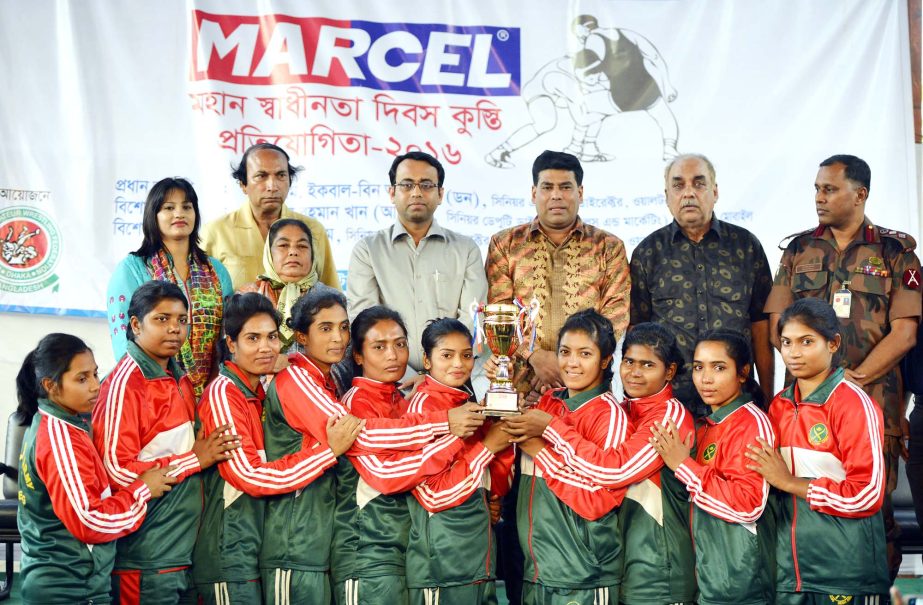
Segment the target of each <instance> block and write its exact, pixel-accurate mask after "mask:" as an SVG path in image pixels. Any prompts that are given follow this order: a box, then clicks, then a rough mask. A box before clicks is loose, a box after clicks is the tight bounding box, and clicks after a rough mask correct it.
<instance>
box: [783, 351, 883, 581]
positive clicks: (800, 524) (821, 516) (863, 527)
mask: <svg viewBox="0 0 923 605" xmlns="http://www.w3.org/2000/svg"><path fill="white" fill-rule="evenodd" d="M769 418H770V420H771V421H772V425H773V427H774V428H775V430H776V433H777V434H778V435H779V443H780V445H781V447H782V457H783V458H784V459H785V461H786V462H787V463H788V465H789V469H790V470H791V472H792V474H793V475H795V476H796V477H804V478H807V479H811V484H810V487H809V488H808V497H807V500H803V499H801V498H797V497H795V496H794V495H792V494H781V517H780V519H779V532H778V543H777V548H776V556H777V561H778V580H777V589H778V590H779V591H780V592H818V593H824V594H847V595H849V594H853V595H860V594H866V595H878V594H886V593H887V592H888V587H889V586H890V582H889V581H888V569H887V564H886V561H887V557H886V553H885V550H886V549H885V531H884V523H883V521H882V517H881V505H882V502H883V501H884V495H885V469H884V460H883V458H882V442H883V440H884V428H883V426H884V420H883V416H882V411H881V408H880V407H879V406H878V405H877V404H876V403H875V402H874V401H873V400H872V399H871V398H870V397H869V396H868V395H867V394H866V393H865V391H863V390H862V389H861V388H860V387H858V386H856V385H854V384H853V383H851V382H849V381H847V380H846V379H845V378H844V377H843V369H842V368H838V369H836V370H835V371H833V372H832V373H831V374H830V376H828V377H827V379H826V380H824V382H823V383H821V384H820V386H818V387H817V389H816V390H815V391H814V392H813V393H810V394H809V395H807V396H806V397H803V396H802V394H801V393H800V392H799V390H798V383H797V381H796V382H794V383H793V384H792V385H791V386H789V387H788V388H787V389H785V390H784V391H782V392H781V393H779V394H778V395H776V398H775V399H774V400H773V402H772V405H771V406H770V408H769Z"/></svg>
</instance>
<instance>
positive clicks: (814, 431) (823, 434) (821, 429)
mask: <svg viewBox="0 0 923 605" xmlns="http://www.w3.org/2000/svg"><path fill="white" fill-rule="evenodd" d="M828 437H830V433H828V432H827V427H826V426H825V425H824V424H823V423H821V422H818V423H817V424H815V425H814V426H812V427H811V428H810V429H809V430H808V441H810V442H811V444H812V445H821V444H822V443H824V442H825V441H827V438H828ZM850 598H851V597H850Z"/></svg>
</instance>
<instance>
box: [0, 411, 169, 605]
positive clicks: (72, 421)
mask: <svg viewBox="0 0 923 605" xmlns="http://www.w3.org/2000/svg"><path fill="white" fill-rule="evenodd" d="M89 432H90V427H89V425H88V424H87V423H86V421H85V420H84V419H83V418H82V417H80V416H76V415H74V414H71V413H69V412H66V411H65V410H63V409H62V408H60V407H58V406H57V405H55V404H54V403H52V402H51V401H49V400H47V399H41V400H39V404H38V413H36V414H35V416H34V417H33V418H32V424H31V426H30V427H29V428H28V429H27V430H26V434H25V436H24V437H23V448H22V453H21V454H20V456H19V459H20V465H19V514H18V516H17V521H18V525H19V533H20V535H21V536H22V561H21V574H22V591H21V594H22V598H23V599H24V600H25V601H26V602H30V603H62V604H68V605H69V604H70V603H77V602H87V601H90V600H94V599H98V600H100V601H101V602H102V601H106V602H108V599H109V596H110V595H109V591H110V587H111V578H110V574H111V573H112V566H113V563H114V561H115V540H116V539H117V538H121V537H122V536H125V535H127V534H129V533H131V532H133V531H135V530H136V529H137V528H138V527H139V526H140V525H141V522H142V521H143V520H144V515H145V513H146V512H147V502H148V500H150V498H151V492H150V490H148V488H147V486H146V485H145V484H144V483H143V482H142V481H141V480H140V479H137V478H136V479H135V480H134V481H132V482H131V483H130V484H129V485H128V486H127V487H126V488H125V489H123V490H120V491H118V492H116V493H115V494H112V493H111V490H110V488H109V478H108V477H107V476H106V471H105V469H104V468H103V463H102V461H101V460H100V459H99V454H98V453H97V452H96V448H95V447H93V442H92V440H91V439H90V435H89Z"/></svg>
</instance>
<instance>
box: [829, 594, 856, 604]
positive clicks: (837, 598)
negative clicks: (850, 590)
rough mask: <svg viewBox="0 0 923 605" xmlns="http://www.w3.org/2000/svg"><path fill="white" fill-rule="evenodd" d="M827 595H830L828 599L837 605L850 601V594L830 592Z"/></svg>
mask: <svg viewBox="0 0 923 605" xmlns="http://www.w3.org/2000/svg"><path fill="white" fill-rule="evenodd" d="M827 596H828V597H830V601H831V602H832V603H836V604H837V605H846V603H852V595H845V594H831V595H827Z"/></svg>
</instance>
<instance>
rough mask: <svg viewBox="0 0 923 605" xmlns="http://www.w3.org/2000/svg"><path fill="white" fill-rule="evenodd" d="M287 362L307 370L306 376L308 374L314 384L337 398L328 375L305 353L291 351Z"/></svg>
mask: <svg viewBox="0 0 923 605" xmlns="http://www.w3.org/2000/svg"><path fill="white" fill-rule="evenodd" d="M288 362H289V363H290V364H291V365H293V366H295V367H296V368H298V369H301V370H304V371H305V372H307V373H308V376H310V377H311V379H312V380H313V381H314V382H315V383H316V384H319V385H321V386H322V387H324V389H326V390H327V392H328V394H330V395H331V396H332V397H333V399H337V396H336V387H335V386H334V384H333V382H332V381H331V380H330V378H329V377H328V376H326V375H324V372H323V371H322V370H321V369H320V368H319V367H317V364H315V363H314V362H313V361H311V360H310V359H308V357H307V356H306V355H304V354H302V353H292V354H291V355H289V356H288Z"/></svg>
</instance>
